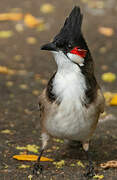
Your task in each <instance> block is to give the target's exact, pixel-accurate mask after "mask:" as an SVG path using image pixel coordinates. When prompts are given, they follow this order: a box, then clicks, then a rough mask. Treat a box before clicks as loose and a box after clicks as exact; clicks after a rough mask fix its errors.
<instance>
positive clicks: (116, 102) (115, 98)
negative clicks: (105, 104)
mask: <svg viewBox="0 0 117 180" xmlns="http://www.w3.org/2000/svg"><path fill="white" fill-rule="evenodd" d="M110 105H112V106H117V94H115V95H114V96H113V98H112V100H111V101H110Z"/></svg>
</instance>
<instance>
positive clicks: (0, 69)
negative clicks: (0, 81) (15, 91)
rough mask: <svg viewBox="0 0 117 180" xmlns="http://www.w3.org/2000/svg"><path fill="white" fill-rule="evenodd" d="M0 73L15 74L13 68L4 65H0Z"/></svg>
mask: <svg viewBox="0 0 117 180" xmlns="http://www.w3.org/2000/svg"><path fill="white" fill-rule="evenodd" d="M0 74H9V75H13V74H15V70H12V69H9V68H7V67H6V66H0Z"/></svg>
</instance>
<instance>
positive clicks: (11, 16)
mask: <svg viewBox="0 0 117 180" xmlns="http://www.w3.org/2000/svg"><path fill="white" fill-rule="evenodd" d="M21 19H23V14H22V13H2V14H0V21H8V20H11V21H19V20H21Z"/></svg>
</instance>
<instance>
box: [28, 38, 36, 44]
mask: <svg viewBox="0 0 117 180" xmlns="http://www.w3.org/2000/svg"><path fill="white" fill-rule="evenodd" d="M26 41H27V43H28V44H36V42H37V40H36V38H34V37H28V38H27V39H26Z"/></svg>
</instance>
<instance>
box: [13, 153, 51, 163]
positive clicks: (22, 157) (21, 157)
mask: <svg viewBox="0 0 117 180" xmlns="http://www.w3.org/2000/svg"><path fill="white" fill-rule="evenodd" d="M13 158H14V159H17V160H20V161H37V159H38V156H36V155H31V154H20V155H15V156H13ZM40 161H53V159H50V158H47V157H43V156H42V157H41V159H40Z"/></svg>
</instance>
